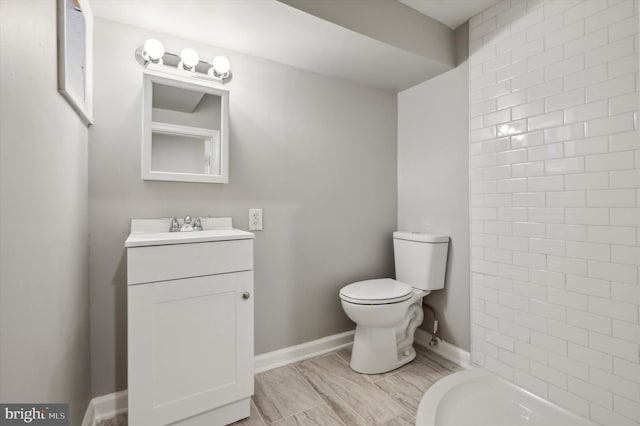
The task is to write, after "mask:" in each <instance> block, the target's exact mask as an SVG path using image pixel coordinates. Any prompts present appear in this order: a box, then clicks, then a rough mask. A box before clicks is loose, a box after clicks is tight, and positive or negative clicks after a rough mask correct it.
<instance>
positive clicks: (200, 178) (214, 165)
mask: <svg viewBox="0 0 640 426" xmlns="http://www.w3.org/2000/svg"><path fill="white" fill-rule="evenodd" d="M214 85H215V83H213V84H212V83H209V82H206V81H202V82H200V81H195V80H194V81H191V79H186V78H184V77H180V76H176V77H171V78H168V77H165V76H160V75H157V74H155V73H151V72H148V71H147V72H145V74H144V101H143V138H142V178H143V179H145V180H165V181H180V182H209V183H228V182H229V171H228V164H229V137H228V134H229V131H228V127H229V124H228V121H229V120H228V117H229V92H228V91H226V90H223V89H218V88H216V87H214Z"/></svg>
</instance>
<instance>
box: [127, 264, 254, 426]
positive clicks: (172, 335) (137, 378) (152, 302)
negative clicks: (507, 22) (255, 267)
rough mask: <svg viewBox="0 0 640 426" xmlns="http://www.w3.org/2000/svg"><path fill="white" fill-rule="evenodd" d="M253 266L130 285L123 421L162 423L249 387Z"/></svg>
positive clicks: (220, 402)
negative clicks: (125, 417)
mask: <svg viewBox="0 0 640 426" xmlns="http://www.w3.org/2000/svg"><path fill="white" fill-rule="evenodd" d="M245 292H248V293H250V294H252V293H253V272H252V271H246V272H237V273H231V274H221V275H210V276H205V277H196V278H187V279H181V280H172V281H164V282H156V283H149V284H141V285H131V286H129V288H128V315H129V318H128V322H129V336H128V341H129V424H130V425H131V426H147V425H149V426H152V425H166V424H169V423H172V422H175V421H177V420H180V419H185V418H187V417H190V416H193V415H196V414H199V413H203V412H205V411H209V410H212V409H214V408H218V407H221V406H223V405H225V404H228V403H231V402H234V401H237V400H239V399H242V398H246V397H248V396H249V395H251V394H252V393H253V298H252V297H250V298H248V299H245V298H244V297H243V293H245Z"/></svg>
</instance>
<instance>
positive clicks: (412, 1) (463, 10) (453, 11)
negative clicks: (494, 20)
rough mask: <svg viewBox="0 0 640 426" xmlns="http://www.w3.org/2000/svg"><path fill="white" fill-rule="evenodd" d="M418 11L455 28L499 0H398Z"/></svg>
mask: <svg viewBox="0 0 640 426" xmlns="http://www.w3.org/2000/svg"><path fill="white" fill-rule="evenodd" d="M398 1H399V2H400V3H402V4H404V5H406V6H409V7H410V8H412V9H415V10H417V11H418V12H420V13H422V14H424V15H427V16H429V17H431V18H433V19H435V20H436V21H440V22H442V23H443V24H445V25H447V26H448V27H449V28H451V29H456V28H458V27H459V26H460V25H462V24H464V23H465V22H467V21H468V20H469V18H471V17H472V16H475V15H477V14H478V13H480V12H482V11H483V10H485V9H488V8H490V7H491V6H493V5H494V4H496V3H498V2H500V1H501V0H398Z"/></svg>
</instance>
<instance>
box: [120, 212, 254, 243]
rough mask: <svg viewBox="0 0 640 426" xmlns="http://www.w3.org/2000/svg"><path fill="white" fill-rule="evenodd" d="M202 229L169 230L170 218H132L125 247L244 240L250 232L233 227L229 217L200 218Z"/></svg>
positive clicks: (251, 235) (248, 236) (249, 235)
mask: <svg viewBox="0 0 640 426" xmlns="http://www.w3.org/2000/svg"><path fill="white" fill-rule="evenodd" d="M201 220H202V228H203V230H202V231H190V232H169V231H168V229H169V227H170V225H171V219H133V220H131V234H129V237H128V238H127V240H126V241H125V247H127V248H129V247H146V246H164V245H170V244H186V243H204V242H208V241H228V240H246V239H251V238H253V237H254V235H253V234H252V233H251V232H246V231H242V230H240V229H234V228H233V227H232V222H231V218H230V217H215V218H202V219H201Z"/></svg>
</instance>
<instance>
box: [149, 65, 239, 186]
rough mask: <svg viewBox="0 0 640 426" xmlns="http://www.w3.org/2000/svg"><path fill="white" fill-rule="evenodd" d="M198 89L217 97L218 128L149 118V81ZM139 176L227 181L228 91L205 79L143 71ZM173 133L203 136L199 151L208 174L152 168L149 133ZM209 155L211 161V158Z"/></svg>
mask: <svg viewBox="0 0 640 426" xmlns="http://www.w3.org/2000/svg"><path fill="white" fill-rule="evenodd" d="M154 83H155V84H162V85H165V86H171V87H175V88H180V89H185V90H192V91H198V92H201V93H204V94H210V95H215V96H219V97H220V130H219V131H218V130H214V129H201V128H197V127H190V126H183V125H178V124H173V123H163V122H154V121H153V85H154ZM142 111H143V112H142V158H141V160H142V161H141V169H142V179H144V180H161V181H176V182H204V183H229V91H228V90H224V89H220V88H217V87H214V86H213V85H212V83H210V82H207V81H198V80H196V79H195V78H185V77H181V76H171V77H166V76H165V75H163V74H159V73H156V72H154V71H150V70H145V71H144V73H143V100H142ZM154 134H158V135H176V136H179V137H183V138H199V139H203V141H204V146H203V153H206V154H207V155H208V168H207V171H208V172H209V173H208V174H205V173H187V172H175V171H160V170H152V150H153V135H154ZM212 159H213V161H212Z"/></svg>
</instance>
